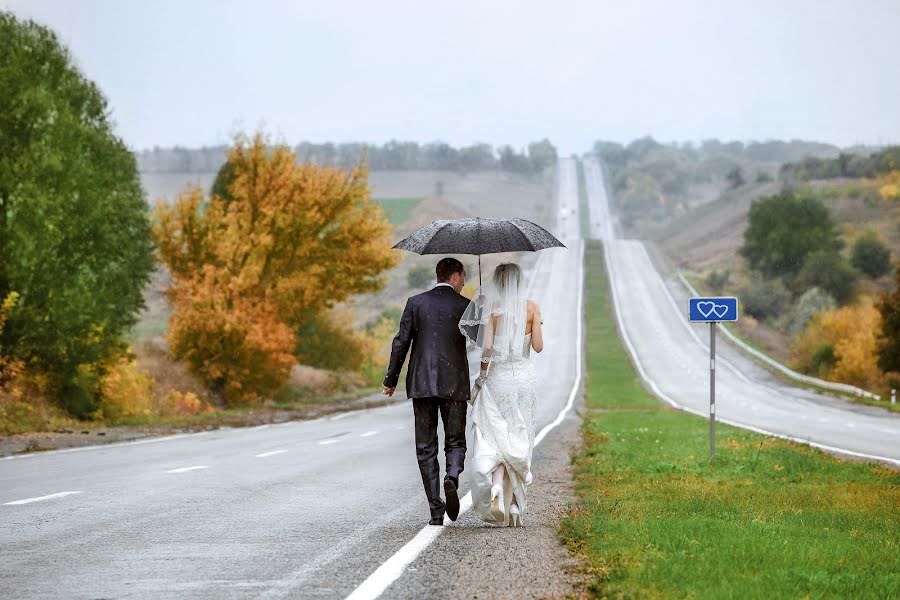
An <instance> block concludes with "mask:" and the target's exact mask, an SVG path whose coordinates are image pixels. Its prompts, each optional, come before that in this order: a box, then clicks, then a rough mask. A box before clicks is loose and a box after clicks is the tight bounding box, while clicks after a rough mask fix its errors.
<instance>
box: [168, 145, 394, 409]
mask: <svg viewBox="0 0 900 600" xmlns="http://www.w3.org/2000/svg"><path fill="white" fill-rule="evenodd" d="M227 164H228V167H229V181H228V184H227V194H226V195H227V197H223V196H221V195H218V194H213V195H212V196H211V197H210V198H208V199H207V198H206V197H205V196H204V193H203V191H202V190H200V189H197V188H192V189H188V190H187V191H185V193H183V194H182V195H181V197H180V198H179V199H178V201H177V202H176V203H175V204H174V205H172V206H166V205H165V204H163V203H159V204H158V205H157V209H156V219H155V226H154V230H155V234H156V237H157V243H158V248H159V252H160V255H161V257H162V259H163V260H164V262H165V263H166V264H167V265H168V266H169V269H170V270H171V272H172V275H173V280H174V281H173V286H172V288H171V289H170V290H169V296H170V298H171V301H172V303H173V308H174V313H173V318H172V321H171V327H170V330H169V344H170V348H171V350H172V352H173V354H174V355H175V356H176V357H179V358H184V359H186V360H187V361H188V364H189V365H190V366H191V368H192V370H194V371H195V372H196V373H198V374H199V375H200V376H201V377H203V378H204V380H206V381H207V382H208V383H209V384H210V385H211V386H212V387H213V389H214V390H217V391H220V392H221V393H223V394H224V396H225V398H226V400H228V401H229V402H247V401H253V400H255V399H257V398H259V397H260V396H261V395H265V394H269V393H271V392H273V391H275V390H276V389H277V388H278V387H279V386H280V385H282V384H283V383H284V382H285V381H287V379H288V377H289V374H290V368H291V366H292V365H293V363H294V357H293V352H294V350H295V347H296V342H297V340H296V332H297V331H299V330H300V329H301V328H302V326H303V325H304V324H305V323H307V322H309V320H310V319H312V318H314V317H315V316H316V315H319V314H321V313H322V312H323V311H326V310H328V309H329V308H331V307H332V306H334V304H336V303H338V302H341V301H343V300H345V299H347V298H348V297H349V296H351V295H353V294H358V293H364V292H370V291H375V290H378V289H380V288H381V287H382V286H383V280H382V278H381V273H382V272H383V271H385V270H386V269H389V268H391V267H392V266H394V265H395V264H396V261H397V256H396V254H395V253H393V252H391V250H390V246H391V244H390V239H389V236H390V234H391V231H392V229H391V226H390V224H389V222H388V221H387V219H386V218H385V217H384V214H383V213H382V211H381V209H380V207H379V206H378V205H377V204H376V203H374V202H372V201H371V199H370V192H369V188H368V183H367V172H366V168H365V166H364V165H361V166H359V167H357V168H355V169H353V170H350V171H346V170H343V169H338V168H329V167H321V166H317V165H312V164H298V163H297V156H296V154H295V153H294V152H292V151H291V150H290V148H289V147H288V146H285V145H278V146H268V145H267V143H266V139H265V138H264V137H263V136H262V135H260V134H257V135H256V136H254V137H253V138H252V139H248V138H245V137H239V138H238V139H237V140H236V143H235V145H234V146H233V147H232V148H231V150H230V151H229V153H228V163H227Z"/></svg>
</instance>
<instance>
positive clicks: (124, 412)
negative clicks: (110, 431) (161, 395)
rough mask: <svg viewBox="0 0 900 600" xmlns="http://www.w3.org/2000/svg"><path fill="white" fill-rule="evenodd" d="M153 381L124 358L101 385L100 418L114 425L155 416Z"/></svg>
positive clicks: (135, 364)
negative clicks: (114, 423)
mask: <svg viewBox="0 0 900 600" xmlns="http://www.w3.org/2000/svg"><path fill="white" fill-rule="evenodd" d="M152 389H153V381H152V380H151V379H150V375H149V374H148V373H147V371H143V370H140V369H138V368H137V363H136V362H135V361H134V360H133V359H129V358H125V357H123V358H121V359H119V360H118V361H116V362H115V363H114V364H112V365H111V366H110V367H109V369H108V370H107V372H106V374H105V375H104V376H103V379H102V380H101V382H100V406H99V413H98V415H97V416H98V417H99V418H101V419H107V420H110V421H116V420H120V419H126V418H132V417H146V416H149V415H150V413H151V412H152V404H153V395H152Z"/></svg>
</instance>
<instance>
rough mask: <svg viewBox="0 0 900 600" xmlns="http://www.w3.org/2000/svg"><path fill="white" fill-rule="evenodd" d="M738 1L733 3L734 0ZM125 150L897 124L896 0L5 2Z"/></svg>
mask: <svg viewBox="0 0 900 600" xmlns="http://www.w3.org/2000/svg"><path fill="white" fill-rule="evenodd" d="M739 5H740V6H739ZM0 6H5V7H6V8H7V9H9V10H12V11H13V12H14V13H15V14H17V15H19V16H21V17H30V18H33V19H35V20H37V21H39V22H42V23H44V24H46V25H49V26H50V27H51V28H53V29H54V30H56V31H57V33H58V34H59V35H60V36H61V38H62V40H63V42H64V43H65V44H67V45H68V47H69V48H70V50H71V52H72V54H73V56H74V57H75V59H76V61H77V63H78V65H79V66H80V68H81V69H82V70H83V72H84V73H85V74H86V75H87V77H89V78H90V79H93V80H94V81H96V82H97V83H98V84H99V86H100V87H101V88H102V90H103V91H104V92H105V94H106V96H107V97H108V98H109V101H110V105H111V107H112V112H113V117H114V119H115V121H116V123H117V126H118V132H119V134H120V135H121V136H122V137H123V138H124V139H125V141H126V142H127V143H128V144H129V145H131V146H132V147H133V148H135V149H144V148H149V147H152V146H154V145H159V146H168V145H174V144H180V145H187V146H199V145H210V144H219V143H227V142H228V141H229V140H230V138H231V135H232V134H233V133H234V132H236V131H238V130H247V129H250V130H252V129H257V128H259V127H264V128H265V129H266V131H268V132H270V133H273V134H275V135H276V137H278V138H280V139H283V140H285V141H288V142H291V143H294V142H298V141H300V140H310V141H335V142H342V141H367V142H378V143H381V142H384V141H387V140H389V139H392V138H394V139H409V140H417V141H420V142H427V141H434V140H444V141H447V142H450V143H452V144H454V145H463V144H469V143H472V142H476V141H483V142H487V143H491V144H494V145H497V144H501V143H511V144H513V145H514V146H522V145H524V144H526V143H527V142H528V141H530V140H533V139H538V138H542V137H549V138H550V139H551V140H552V141H553V142H554V143H556V144H557V145H558V146H559V147H560V149H561V150H562V151H563V152H565V153H569V152H582V151H585V150H587V149H588V148H589V147H590V146H591V144H592V143H593V141H594V140H596V139H598V138H604V139H612V140H618V141H629V140H631V139H634V138H636V137H640V136H642V135H646V134H650V135H653V136H654V137H656V138H657V139H659V140H663V141H675V140H677V141H684V140H701V139H704V138H709V137H719V138H722V139H726V138H727V139H741V140H751V139H767V138H782V139H788V138H805V139H816V140H821V141H826V142H832V143H836V144H840V145H850V144H854V143H888V142H900V77H898V59H900V33H898V32H900V0H852V1H843V0H840V1H839V0H809V1H808V0H802V1H801V0H772V1H770V0H746V1H744V2H737V1H733V0H721V1H713V0H708V1H705V2H701V1H686V0H660V1H654V2H650V1H633V0H631V1H628V2H625V1H618V2H601V1H595V2H566V1H562V0H555V1H553V2H551V1H550V0H543V1H541V2H525V1H521V0H520V1H516V2H507V1H488V0H483V1H479V2H467V1H465V2H437V1H428V0H419V1H417V2H395V1H392V0H391V1H389V0H372V1H363V0H359V1H356V2H347V1H343V0H319V1H317V2H301V1H288V0H283V1H272V0H266V1H263V0H252V1H249V0H248V1H245V2H237V1H225V0H154V1H150V0H0Z"/></svg>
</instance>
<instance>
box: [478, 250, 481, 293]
mask: <svg viewBox="0 0 900 600" xmlns="http://www.w3.org/2000/svg"><path fill="white" fill-rule="evenodd" d="M478 289H479V290H480V289H481V255H480V254H479V255H478Z"/></svg>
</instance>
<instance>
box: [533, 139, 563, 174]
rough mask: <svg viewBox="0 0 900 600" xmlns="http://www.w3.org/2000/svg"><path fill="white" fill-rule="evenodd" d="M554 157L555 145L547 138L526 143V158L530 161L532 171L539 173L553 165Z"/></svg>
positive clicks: (555, 157)
mask: <svg viewBox="0 0 900 600" xmlns="http://www.w3.org/2000/svg"><path fill="white" fill-rule="evenodd" d="M556 159H557V156H556V146H554V145H553V144H551V143H550V140H548V139H547V138H544V139H543V140H541V141H539V142H531V143H530V144H528V160H529V161H531V170H532V171H533V172H535V173H541V172H542V171H543V170H544V169H547V168H550V167H553V166H555V165H556Z"/></svg>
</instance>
